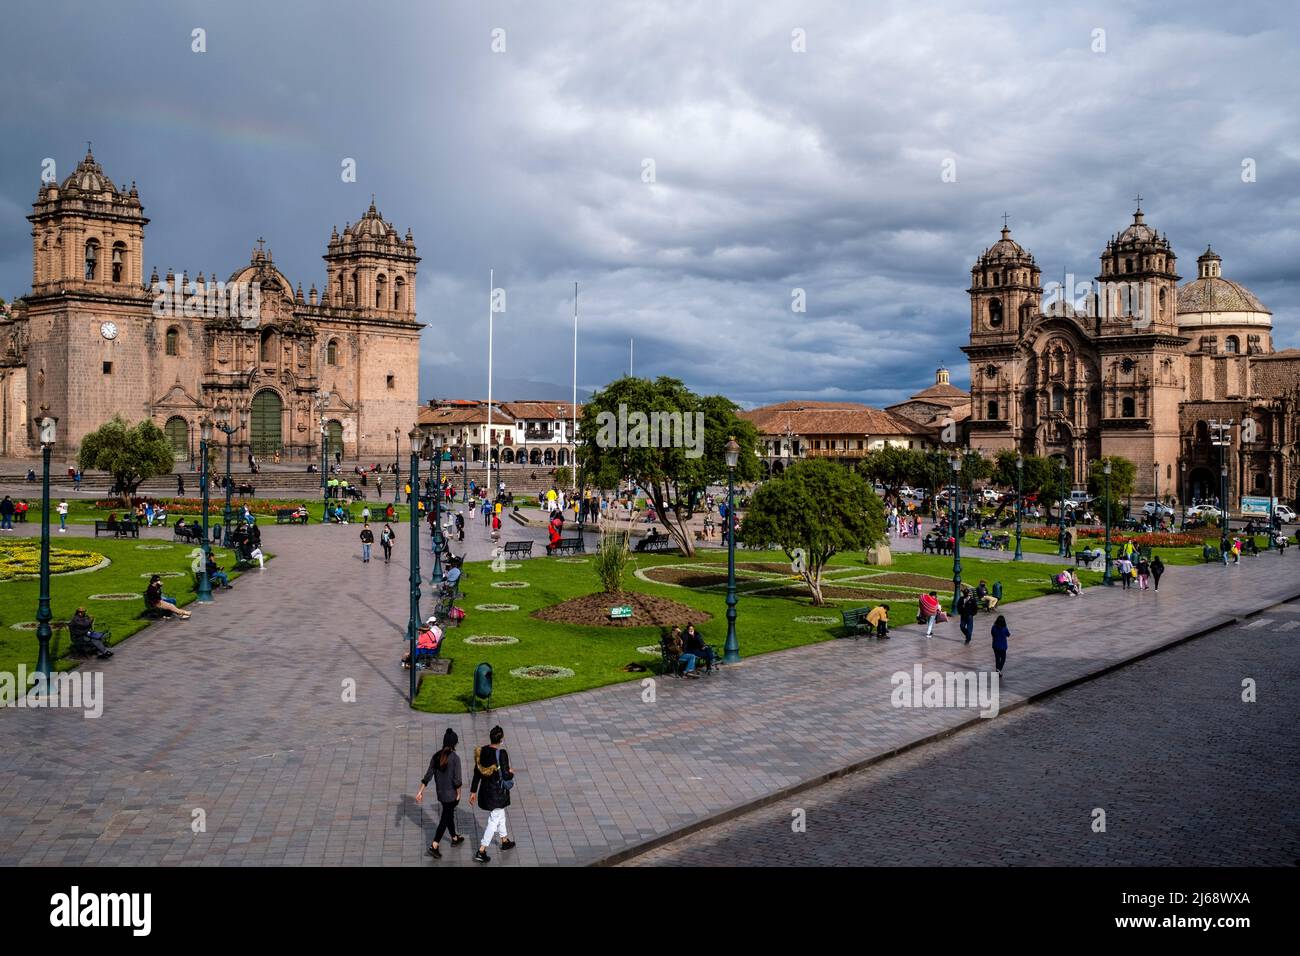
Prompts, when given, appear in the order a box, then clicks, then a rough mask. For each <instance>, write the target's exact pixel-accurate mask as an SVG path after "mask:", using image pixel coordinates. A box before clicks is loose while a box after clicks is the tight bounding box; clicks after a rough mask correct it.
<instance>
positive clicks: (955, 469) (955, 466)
mask: <svg viewBox="0 0 1300 956" xmlns="http://www.w3.org/2000/svg"><path fill="white" fill-rule="evenodd" d="M950 463H951V465H952V495H951V497H950V499H949V500H950V501H951V502H952V504H951V511H952V613H953V614H956V613H957V601H958V600H959V599H960V598H961V521H960V520H959V519H958V516H957V494H958V483H959V482H960V481H961V456H959V455H957V454H954V455H953V456H952V459H951V461H950Z"/></svg>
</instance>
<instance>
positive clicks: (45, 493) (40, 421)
mask: <svg viewBox="0 0 1300 956" xmlns="http://www.w3.org/2000/svg"><path fill="white" fill-rule="evenodd" d="M58 424H59V420H58V419H57V418H56V417H54V416H53V415H42V416H40V417H39V418H37V419H36V429H37V432H38V434H39V435H40V439H41V596H40V598H38V600H37V605H36V640H37V642H38V643H39V644H40V646H41V649H40V654H39V655H38V656H37V659H36V672H37V673H38V674H41V675H43V682H44V685H45V686H44V688H43V691H44V693H47V694H48V693H49V692H50V671H51V670H52V666H51V665H52V663H53V662H52V661H51V660H50V636H51V634H52V631H51V629H50V618H51V617H52V616H53V615H52V614H51V613H50V452H52V451H53V450H54V441H55V439H56V438H57V437H58Z"/></svg>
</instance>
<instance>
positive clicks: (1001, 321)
mask: <svg viewBox="0 0 1300 956" xmlns="http://www.w3.org/2000/svg"><path fill="white" fill-rule="evenodd" d="M970 275H971V283H970V288H969V289H967V290H966V291H967V292H968V293H969V294H970V341H971V344H972V345H997V344H1002V343H1012V344H1014V343H1015V342H1016V341H1017V340H1018V339H1019V338H1020V336H1021V335H1022V334H1023V332H1024V330H1025V328H1026V326H1028V325H1029V321H1030V319H1031V318H1032V317H1033V316H1034V315H1036V314H1037V313H1038V310H1039V304H1040V303H1041V302H1042V298H1043V289H1042V285H1041V279H1042V273H1041V272H1040V271H1039V269H1038V264H1037V263H1035V262H1034V257H1033V256H1032V255H1031V254H1030V253H1029V252H1027V251H1025V249H1024V248H1022V247H1021V245H1020V243H1018V242H1016V241H1015V240H1014V239H1012V238H1011V230H1010V229H1008V228H1007V227H1006V225H1005V222H1004V224H1003V226H1002V238H1001V239H999V240H998V241H997V242H995V243H993V245H992V246H990V247H989V248H988V249H986V250H985V251H984V253H983V255H981V256H980V257H979V259H977V260H976V262H975V265H974V266H973V267H972V268H971V270H970Z"/></svg>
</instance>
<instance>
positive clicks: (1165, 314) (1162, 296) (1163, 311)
mask: <svg viewBox="0 0 1300 956" xmlns="http://www.w3.org/2000/svg"><path fill="white" fill-rule="evenodd" d="M1160 318H1162V319H1164V318H1168V312H1167V311H1166V309H1165V290H1164V289H1161V290H1160Z"/></svg>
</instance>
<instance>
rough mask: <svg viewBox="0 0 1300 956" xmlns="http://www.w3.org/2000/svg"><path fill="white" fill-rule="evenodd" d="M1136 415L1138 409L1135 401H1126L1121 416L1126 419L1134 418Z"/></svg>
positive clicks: (1129, 399)
mask: <svg viewBox="0 0 1300 956" xmlns="http://www.w3.org/2000/svg"><path fill="white" fill-rule="evenodd" d="M1136 414H1137V409H1136V407H1135V403H1134V402H1133V399H1131V398H1126V399H1124V402H1123V405H1122V406H1121V411H1120V415H1121V416H1122V417H1124V418H1132V417H1133V416H1134V415H1136Z"/></svg>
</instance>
